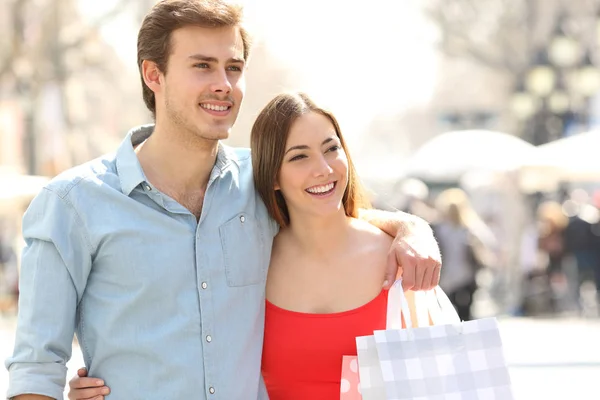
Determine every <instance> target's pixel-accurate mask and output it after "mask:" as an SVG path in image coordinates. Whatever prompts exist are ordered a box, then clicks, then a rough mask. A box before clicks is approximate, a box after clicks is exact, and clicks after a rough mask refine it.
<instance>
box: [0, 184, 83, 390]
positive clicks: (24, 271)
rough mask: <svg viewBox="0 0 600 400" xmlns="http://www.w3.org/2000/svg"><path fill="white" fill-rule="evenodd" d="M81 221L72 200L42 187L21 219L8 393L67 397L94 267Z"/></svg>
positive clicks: (8, 361)
mask: <svg viewBox="0 0 600 400" xmlns="http://www.w3.org/2000/svg"><path fill="white" fill-rule="evenodd" d="M85 232H86V229H85V227H84V226H83V221H82V219H81V218H80V216H79V214H78V213H77V211H76V210H75V208H74V207H73V206H72V204H71V203H70V202H69V201H68V198H66V197H63V196H59V195H58V194H57V193H55V192H53V191H51V190H49V189H44V190H42V192H41V193H40V194H39V195H38V196H37V197H36V198H35V199H34V200H33V201H32V203H31V205H30V206H29V208H28V210H27V212H26V213H25V215H24V217H23V237H24V239H25V243H26V247H25V249H24V251H23V257H22V261H21V274H20V280H19V291H20V295H19V316H18V322H17V331H16V338H15V348H14V353H13V355H12V357H9V358H8V359H7V360H6V368H7V369H8V371H9V389H8V393H7V395H8V397H9V398H10V397H13V396H17V395H19V394H25V393H30V394H40V395H45V396H50V397H53V398H55V399H61V398H62V397H63V391H64V388H65V381H66V372H67V368H66V363H67V361H68V360H69V358H70V357H71V349H72V342H73V335H74V332H75V326H76V313H77V304H78V303H79V300H80V299H81V295H82V294H83V291H84V290H85V285H86V282H87V277H88V275H89V272H90V268H91V264H92V262H91V258H92V257H91V246H90V242H89V238H88V236H86V233H85Z"/></svg>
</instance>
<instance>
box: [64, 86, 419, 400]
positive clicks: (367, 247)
mask: <svg viewBox="0 0 600 400" xmlns="http://www.w3.org/2000/svg"><path fill="white" fill-rule="evenodd" d="M251 146H252V155H253V167H254V179H255V184H256V187H257V190H258V192H259V194H260V196H261V197H262V200H263V201H264V203H265V204H266V206H267V208H268V210H269V212H270V214H271V217H272V218H273V219H274V220H275V221H276V222H277V223H278V224H279V226H280V227H281V228H280V231H279V234H278V235H277V236H276V238H275V240H274V242H273V251H272V255H271V263H270V266H269V273H268V278H267V287H266V314H265V336H264V348H263V359H262V374H263V377H264V380H265V384H266V387H267V390H268V392H269V397H270V399H271V400H280V399H286V400H293V399H325V400H326V399H339V396H340V374H341V366H342V356H344V355H356V344H355V338H356V336H363V335H371V334H372V333H373V330H377V329H385V325H386V311H387V291H382V289H381V281H382V279H383V276H384V270H385V266H386V260H387V252H388V250H389V248H390V245H391V240H392V238H390V237H389V236H388V235H386V234H385V233H383V232H382V231H380V230H378V229H377V228H375V227H373V226H372V225H370V224H368V223H366V222H363V221H361V220H358V219H357V216H358V215H357V214H358V210H359V208H360V207H367V206H368V202H367V200H366V196H365V193H364V192H363V190H362V188H361V186H360V184H359V182H358V179H357V175H356V171H355V168H354V165H353V163H352V160H351V158H350V156H349V154H348V152H347V147H346V143H345V142H344V138H343V136H342V134H341V131H340V128H339V125H338V123H337V120H336V119H335V117H334V116H333V115H332V114H331V113H329V112H327V111H325V110H323V109H321V108H319V107H317V106H316V105H315V104H314V103H313V102H312V100H311V99H309V98H308V97H307V96H306V95H304V94H301V93H300V94H282V95H279V96H277V97H276V98H274V99H273V100H272V101H271V102H270V103H269V104H268V105H267V106H266V107H265V108H264V109H263V110H262V112H261V113H260V115H259V116H258V118H257V120H256V122H255V123H254V126H253V128H252V135H251ZM411 299H412V296H410V297H409V301H411V303H412V300H411ZM413 320H414V318H413ZM78 386H82V384H81V383H80V381H78V380H75V382H72V387H78ZM100 389H101V388H91V389H84V390H86V391H85V392H84V390H72V391H71V394H70V396H69V397H70V398H72V399H88V398H91V397H93V396H94V395H101V393H100V391H99V390H100ZM98 398H99V399H100V398H102V397H101V396H100V397H98Z"/></svg>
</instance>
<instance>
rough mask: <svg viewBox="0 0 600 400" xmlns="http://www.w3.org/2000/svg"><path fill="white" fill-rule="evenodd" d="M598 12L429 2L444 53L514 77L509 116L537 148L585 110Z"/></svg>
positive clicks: (572, 6)
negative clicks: (521, 123) (512, 115)
mask: <svg viewBox="0 0 600 400" xmlns="http://www.w3.org/2000/svg"><path fill="white" fill-rule="evenodd" d="M598 11H600V0H571V1H566V0H525V1H523V0H427V6H426V13H427V14H428V15H429V17H430V18H431V19H432V20H433V21H434V22H435V24H436V25H437V27H438V29H439V31H440V41H439V45H440V49H441V51H442V52H443V53H444V54H445V55H447V56H449V57H460V58H465V59H469V60H471V61H474V62H475V63H478V64H480V65H482V66H485V67H487V68H492V69H494V70H496V71H497V72H499V73H501V74H505V76H508V77H510V78H512V79H513V81H514V89H513V90H514V92H515V93H514V96H513V98H512V99H511V101H510V102H509V103H510V104H511V108H513V109H512V110H511V111H512V112H513V113H514V114H515V117H516V118H517V119H521V120H522V122H523V128H522V129H523V131H526V132H527V134H526V138H527V139H528V140H531V141H533V142H534V143H541V142H545V141H548V140H552V139H555V138H557V136H560V135H562V134H564V130H565V129H566V127H565V125H566V123H568V122H569V120H572V119H573V118H574V115H575V114H577V113H579V114H586V113H587V111H586V110H587V108H588V107H589V97H590V96H591V95H592V94H595V91H596V90H597V89H598V86H599V83H598V82H597V81H598V79H600V78H599V77H600V75H599V74H600V73H599V72H597V71H596V73H595V72H594V68H590V67H593V65H592V64H593V63H594V61H596V62H597V60H595V58H597V57H598V54H597V46H598V42H597V37H598V33H599V32H600V30H599V27H600V19H599V14H598ZM585 118H587V117H584V118H583V119H585ZM527 135H528V136H527Z"/></svg>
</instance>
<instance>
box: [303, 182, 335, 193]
mask: <svg viewBox="0 0 600 400" xmlns="http://www.w3.org/2000/svg"><path fill="white" fill-rule="evenodd" d="M332 189H333V182H332V183H330V184H328V185H323V186H313V187H311V188H308V189H306V190H307V191H308V192H310V193H325V192H329V191H330V190H332Z"/></svg>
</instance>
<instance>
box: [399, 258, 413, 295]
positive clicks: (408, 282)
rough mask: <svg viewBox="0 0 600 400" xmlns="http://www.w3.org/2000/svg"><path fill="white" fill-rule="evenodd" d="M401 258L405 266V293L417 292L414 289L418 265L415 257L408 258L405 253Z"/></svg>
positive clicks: (403, 279)
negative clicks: (408, 291) (409, 291)
mask: <svg viewBox="0 0 600 400" xmlns="http://www.w3.org/2000/svg"><path fill="white" fill-rule="evenodd" d="M399 257H400V258H401V259H402V265H403V271H402V272H403V273H402V288H403V289H404V291H407V290H415V289H414V287H415V284H416V281H417V267H418V264H417V262H416V260H415V259H414V257H408V256H407V255H406V254H405V253H403V254H402V255H400V256H399Z"/></svg>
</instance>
